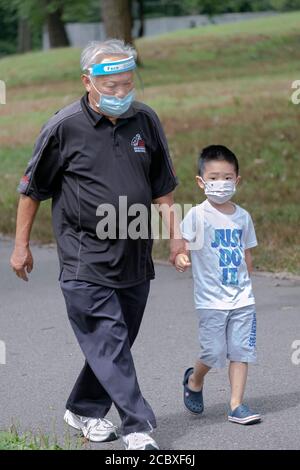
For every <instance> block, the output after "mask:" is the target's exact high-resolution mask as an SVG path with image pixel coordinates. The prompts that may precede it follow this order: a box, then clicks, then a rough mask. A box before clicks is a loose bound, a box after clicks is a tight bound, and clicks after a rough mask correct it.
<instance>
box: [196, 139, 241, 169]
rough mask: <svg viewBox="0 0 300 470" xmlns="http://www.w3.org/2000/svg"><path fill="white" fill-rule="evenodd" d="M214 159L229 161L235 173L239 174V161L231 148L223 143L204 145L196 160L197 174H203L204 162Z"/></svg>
mask: <svg viewBox="0 0 300 470" xmlns="http://www.w3.org/2000/svg"><path fill="white" fill-rule="evenodd" d="M214 160H217V161H225V162H228V163H231V164H232V165H233V166H234V168H235V172H236V175H238V174H239V162H238V159H237V158H236V156H235V155H234V153H233V152H232V151H231V150H229V149H228V148H227V147H225V146H224V145H209V146H208V147H205V148H204V149H203V150H202V151H201V153H200V156H199V161H198V174H199V176H203V172H204V166H205V163H206V162H211V161H214Z"/></svg>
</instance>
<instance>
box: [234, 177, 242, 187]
mask: <svg viewBox="0 0 300 470" xmlns="http://www.w3.org/2000/svg"><path fill="white" fill-rule="evenodd" d="M241 178H242V177H241V176H240V175H239V176H238V177H237V179H236V180H235V184H236V186H237V185H238V184H239V182H240V181H241Z"/></svg>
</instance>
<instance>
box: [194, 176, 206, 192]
mask: <svg viewBox="0 0 300 470" xmlns="http://www.w3.org/2000/svg"><path fill="white" fill-rule="evenodd" d="M196 183H197V184H198V186H199V188H201V189H204V188H205V185H204V183H203V181H202V179H201V177H200V176H199V175H197V176H196Z"/></svg>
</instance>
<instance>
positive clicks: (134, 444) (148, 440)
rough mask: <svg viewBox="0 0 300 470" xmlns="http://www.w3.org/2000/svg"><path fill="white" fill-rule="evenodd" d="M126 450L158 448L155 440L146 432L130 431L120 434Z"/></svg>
mask: <svg viewBox="0 0 300 470" xmlns="http://www.w3.org/2000/svg"><path fill="white" fill-rule="evenodd" d="M122 439H123V443H124V447H125V449H126V450H154V449H159V447H158V445H157V444H156V442H155V440H154V439H152V437H150V436H149V434H148V433H146V432H132V433H130V434H127V435H126V436H122Z"/></svg>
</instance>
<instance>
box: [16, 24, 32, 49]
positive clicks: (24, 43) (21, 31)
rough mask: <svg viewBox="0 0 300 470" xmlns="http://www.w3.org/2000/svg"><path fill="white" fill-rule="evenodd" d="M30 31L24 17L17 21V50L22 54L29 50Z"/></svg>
mask: <svg viewBox="0 0 300 470" xmlns="http://www.w3.org/2000/svg"><path fill="white" fill-rule="evenodd" d="M31 46H32V45H31V32H30V28H29V24H28V21H27V19H26V18H19V21H18V52H19V54H23V53H24V52H28V51H30V50H31Z"/></svg>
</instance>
